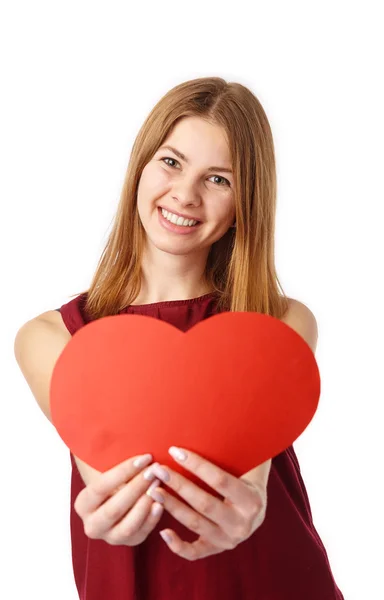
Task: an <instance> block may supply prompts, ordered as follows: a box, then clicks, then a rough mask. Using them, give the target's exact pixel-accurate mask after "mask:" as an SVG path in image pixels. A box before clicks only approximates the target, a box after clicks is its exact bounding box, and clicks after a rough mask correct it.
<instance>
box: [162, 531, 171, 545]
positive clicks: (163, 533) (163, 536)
mask: <svg viewBox="0 0 384 600" xmlns="http://www.w3.org/2000/svg"><path fill="white" fill-rule="evenodd" d="M160 535H161V537H162V538H163V540H164V542H167V544H170V543H171V542H172V538H171V536H170V535H169V533H167V532H166V531H160Z"/></svg>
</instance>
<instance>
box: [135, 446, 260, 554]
mask: <svg viewBox="0 0 384 600" xmlns="http://www.w3.org/2000/svg"><path fill="white" fill-rule="evenodd" d="M176 450H179V451H180V450H181V449H176ZM181 452H184V454H185V455H186V458H185V459H184V460H182V459H180V458H177V452H172V449H170V454H171V456H173V458H174V459H175V460H176V461H177V462H178V463H180V464H181V465H182V466H183V467H185V469H187V470H188V471H191V473H194V475H196V476H197V477H199V478H200V479H201V480H202V481H204V482H205V483H207V484H208V485H209V486H210V487H211V488H213V489H214V490H216V491H217V492H219V494H221V495H222V496H223V497H224V500H221V499H219V498H216V497H215V496H212V495H211V494H209V493H207V492H205V491H203V490H202V489H201V488H199V487H198V486H197V485H195V484H194V483H192V482H191V481H189V479H187V478H186V477H183V476H182V475H181V474H179V473H177V472H176V471H173V470H172V469H170V468H169V467H168V466H164V465H159V464H158V463H154V464H153V465H151V466H150V467H149V468H148V469H147V470H146V471H145V472H144V477H145V478H146V479H147V478H150V477H151V476H152V477H153V475H155V476H156V477H157V478H158V479H160V480H161V481H163V482H164V483H166V485H167V486H169V487H170V488H171V489H172V490H174V491H175V492H177V494H178V495H179V496H181V498H184V500H186V501H187V502H188V504H189V505H190V506H187V505H186V504H184V503H183V502H181V501H180V500H178V499H177V498H175V497H174V496H173V495H172V494H169V493H167V491H166V490H164V489H163V488H156V489H155V490H150V496H151V497H152V498H153V499H154V500H156V501H158V502H161V503H162V504H163V505H164V508H165V510H167V511H168V512H169V513H170V514H171V515H172V516H173V517H174V518H175V519H177V520H178V521H180V523H182V524H183V525H185V526H186V527H187V528H188V529H190V530H191V531H194V532H195V533H197V534H199V536H200V537H199V538H198V539H197V540H196V541H195V542H193V543H187V542H185V541H183V540H181V539H180V537H179V536H178V535H177V534H176V533H175V532H174V531H173V530H172V529H166V530H163V531H162V532H161V535H162V537H163V539H164V540H165V541H166V542H167V544H168V546H169V548H170V549H171V550H172V552H174V553H175V554H178V555H179V556H181V557H183V558H185V559H187V560H191V561H192V560H198V559H199V558H205V557H206V556H210V555H212V554H219V553H220V552H224V551H225V550H232V549H233V548H235V547H236V546H238V545H239V544H240V543H241V542H243V541H244V540H246V539H248V538H249V537H250V536H251V535H252V534H253V532H254V531H255V530H256V529H257V528H258V527H260V525H261V524H262V523H263V521H264V518H265V512H266V507H267V492H266V479H267V478H264V480H263V481H264V482H265V483H263V484H261V483H256V482H253V481H252V479H247V474H245V475H243V476H242V477H240V478H237V477H235V476H233V475H231V474H230V473H227V472H226V471H223V470H222V469H220V468H219V467H218V466H216V465H214V464H213V463H211V462H209V461H207V460H205V459H204V458H202V457H201V456H199V455H198V454H195V453H194V452H190V451H186V450H181ZM253 471H254V470H253ZM249 473H251V472H249ZM162 500H163V501H162ZM194 509H195V510H194ZM167 536H168V539H167Z"/></svg>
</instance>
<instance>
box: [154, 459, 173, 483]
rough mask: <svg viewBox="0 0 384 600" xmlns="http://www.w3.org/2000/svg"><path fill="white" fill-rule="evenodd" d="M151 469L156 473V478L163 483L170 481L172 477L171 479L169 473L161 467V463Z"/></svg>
mask: <svg viewBox="0 0 384 600" xmlns="http://www.w3.org/2000/svg"><path fill="white" fill-rule="evenodd" d="M151 469H152V471H153V472H154V474H155V475H156V477H158V478H159V479H161V480H162V481H169V480H170V478H171V477H170V475H169V473H168V471H166V470H165V469H163V467H160V465H159V463H155V464H154V465H152V467H151Z"/></svg>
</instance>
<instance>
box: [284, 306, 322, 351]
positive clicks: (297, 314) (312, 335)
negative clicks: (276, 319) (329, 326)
mask: <svg viewBox="0 0 384 600" xmlns="http://www.w3.org/2000/svg"><path fill="white" fill-rule="evenodd" d="M281 321H283V323H286V325H289V327H292V329H294V330H295V331H296V332H297V333H298V334H299V335H301V337H302V338H303V339H304V341H306V342H307V344H308V345H309V347H310V348H311V350H312V352H313V353H315V351H316V346H317V339H318V328H317V321H316V317H315V315H314V314H313V312H312V311H311V309H310V308H309V307H308V306H307V305H306V304H304V303H303V302H300V301H299V300H295V299H294V298H288V310H287V311H286V313H285V315H284V316H283V317H282V319H281Z"/></svg>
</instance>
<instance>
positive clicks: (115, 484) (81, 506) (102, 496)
mask: <svg viewBox="0 0 384 600" xmlns="http://www.w3.org/2000/svg"><path fill="white" fill-rule="evenodd" d="M136 461H138V462H136ZM150 462H152V455H151V454H147V455H142V456H134V457H132V458H129V459H128V460H126V461H124V462H122V463H119V464H118V465H116V466H115V467H112V469H110V470H109V471H105V472H104V473H100V475H99V476H98V477H97V478H96V479H95V481H93V482H92V483H89V484H88V485H87V486H86V487H85V488H84V489H83V490H82V491H81V492H80V494H79V495H78V497H77V498H76V500H75V503H74V508H75V510H76V512H77V513H78V514H79V515H80V516H81V515H83V514H86V513H88V512H92V511H94V510H96V509H97V508H98V507H99V506H100V505H101V504H102V503H103V502H104V501H105V500H106V498H108V497H110V496H112V495H113V494H114V492H115V491H116V490H117V489H120V490H121V489H122V487H123V486H124V484H125V483H126V482H127V481H129V480H130V479H132V477H134V476H135V475H137V474H138V473H140V471H141V470H142V469H143V468H144V466H148V464H150ZM135 464H136V465H139V466H135Z"/></svg>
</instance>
